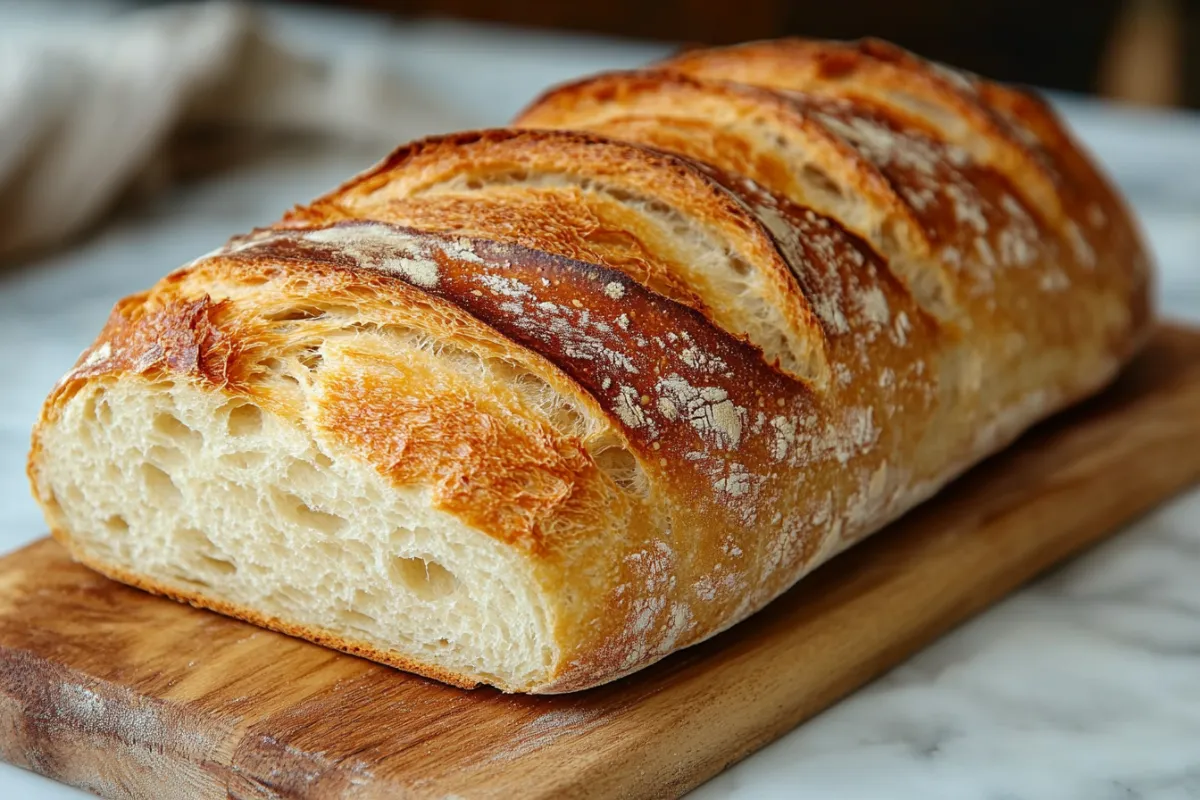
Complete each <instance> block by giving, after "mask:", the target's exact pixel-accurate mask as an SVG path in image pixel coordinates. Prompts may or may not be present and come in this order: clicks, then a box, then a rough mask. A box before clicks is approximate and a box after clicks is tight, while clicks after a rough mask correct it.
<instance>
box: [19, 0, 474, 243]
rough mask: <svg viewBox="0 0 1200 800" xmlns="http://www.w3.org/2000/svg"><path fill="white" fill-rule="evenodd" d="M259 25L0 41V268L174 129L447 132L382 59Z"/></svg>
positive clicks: (85, 216)
mask: <svg viewBox="0 0 1200 800" xmlns="http://www.w3.org/2000/svg"><path fill="white" fill-rule="evenodd" d="M264 27H265V25H264V23H263V22H262V20H261V18H260V17H259V16H258V15H256V14H255V13H253V12H252V10H251V9H249V8H247V7H244V6H241V5H237V4H233V3H228V2H211V3H204V4H199V5H180V6H166V7H158V8H151V9H146V10H141V11H137V12H134V13H128V14H124V15H119V16H116V17H112V18H109V19H107V20H105V21H103V22H100V23H99V24H97V25H94V26H91V27H90V28H88V29H86V30H84V31H81V30H66V31H63V32H62V33H61V34H59V33H58V32H56V31H55V30H54V29H53V27H51V28H50V29H48V30H45V31H43V33H46V34H48V35H46V36H42V37H24V38H22V39H21V40H19V41H16V42H12V41H9V42H5V43H4V45H3V47H0V260H9V259H11V258H12V257H13V255H14V254H17V253H25V252H28V251H30V250H33V249H40V248H46V247H49V246H52V245H54V244H57V243H60V242H62V241H64V240H66V239H67V238H69V237H70V236H72V235H73V234H76V233H78V232H79V231H80V230H81V229H83V228H84V227H85V226H87V225H89V224H91V223H92V222H94V221H95V220H96V219H97V218H98V217H99V216H100V215H101V214H103V213H104V212H105V211H107V210H108V209H109V208H111V207H112V205H113V202H114V201H115V199H116V198H117V197H119V196H120V195H121V193H122V192H123V191H124V190H126V189H127V188H128V187H129V186H130V185H131V184H132V183H134V182H135V181H137V180H138V179H139V178H140V177H141V176H144V175H145V174H146V173H147V172H148V171H153V170H154V168H155V165H156V162H159V161H161V160H162V159H163V158H164V157H165V150H166V146H167V143H168V142H169V141H173V140H177V139H178V138H180V137H179V134H180V133H185V134H186V133H188V132H189V131H190V132H192V133H193V134H197V135H199V136H200V137H201V138H202V137H203V136H204V135H207V133H208V132H212V131H215V130H221V131H223V132H224V133H225V135H233V136H235V137H236V136H241V135H245V136H247V137H249V136H254V137H258V138H261V137H262V136H268V137H274V136H295V135H298V134H299V135H309V136H312V135H315V136H318V137H323V138H329V139H332V140H335V141H343V142H344V141H345V140H356V141H358V142H365V143H372V142H374V143H379V144H380V145H381V146H390V145H392V144H395V143H398V142H400V141H403V140H405V139H408V138H411V137H413V136H416V135H420V134H422V133H429V132H433V131H435V130H447V129H450V128H453V127H455V126H454V123H453V119H452V118H451V116H450V115H449V113H448V112H446V111H445V110H444V109H443V108H442V107H441V106H440V105H439V104H438V103H436V102H434V101H433V100H432V99H431V98H429V97H426V96H423V95H422V94H421V93H420V92H419V91H417V90H416V89H415V88H414V87H412V86H408V85H405V84H404V82H403V81H401V80H399V79H397V78H396V77H395V76H394V75H391V74H389V71H388V70H387V69H385V68H384V67H383V66H381V64H380V63H378V62H374V63H373V62H372V61H371V60H370V59H369V58H368V59H367V60H362V59H361V57H360V58H359V59H358V60H355V58H354V57H351V56H345V57H342V56H339V57H338V58H336V59H333V60H322V59H318V58H313V57H310V56H306V55H300V54H298V53H295V52H292V51H290V50H289V49H288V48H286V47H284V46H283V45H281V44H279V43H277V42H273V41H272V40H271V39H270V38H269V36H268V32H267V31H265V30H264ZM184 138H186V137H184ZM193 138H195V136H193Z"/></svg>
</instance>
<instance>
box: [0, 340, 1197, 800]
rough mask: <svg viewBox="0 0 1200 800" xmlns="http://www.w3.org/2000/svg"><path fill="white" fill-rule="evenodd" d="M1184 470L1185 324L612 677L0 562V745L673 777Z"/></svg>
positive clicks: (756, 735)
mask: <svg viewBox="0 0 1200 800" xmlns="http://www.w3.org/2000/svg"><path fill="white" fill-rule="evenodd" d="M1198 479H1200V332H1189V331H1184V330H1181V329H1170V328H1168V329H1163V330H1162V331H1160V332H1159V334H1158V335H1157V337H1156V338H1155V339H1154V341H1153V342H1152V344H1151V345H1150V347H1149V348H1148V349H1147V351H1146V352H1145V353H1144V354H1143V355H1142V356H1141V357H1140V358H1139V360H1138V361H1137V362H1136V363H1135V364H1134V365H1133V367H1132V368H1131V369H1130V370H1129V372H1128V373H1127V374H1126V375H1125V376H1124V377H1123V378H1122V379H1121V380H1120V381H1119V382H1118V384H1117V385H1116V386H1114V387H1113V388H1112V389H1110V390H1109V391H1107V392H1106V393H1105V394H1104V395H1103V396H1101V397H1099V398H1097V399H1095V400H1092V401H1090V402H1089V403H1087V404H1085V405H1083V406H1081V407H1079V408H1077V409H1074V410H1072V411H1070V412H1068V413H1067V414H1064V415H1062V416H1060V417H1059V418H1057V419H1055V420H1052V421H1051V422H1049V423H1047V424H1045V425H1043V426H1041V427H1039V428H1037V429H1036V430H1034V431H1032V432H1031V433H1030V434H1029V435H1027V436H1026V437H1025V438H1024V439H1022V440H1021V441H1020V442H1019V443H1018V444H1017V445H1016V446H1014V447H1013V448H1011V449H1010V450H1009V451H1007V452H1005V453H1003V454H1002V455H1000V456H998V457H996V458H993V459H992V460H990V461H988V462H987V463H985V464H983V465H982V466H980V467H978V468H976V469H975V470H973V471H972V472H971V473H969V474H968V475H967V476H965V477H964V478H963V479H961V480H959V481H958V482H957V483H955V484H954V485H952V486H951V487H949V488H948V489H947V490H946V491H945V492H943V493H942V494H940V495H939V496H938V497H937V498H935V499H934V500H932V501H931V502H929V503H928V504H926V505H925V506H923V507H921V508H919V509H918V510H916V511H914V512H913V513H911V514H909V515H908V516H907V517H905V518H904V519H903V520H901V521H900V522H899V523H897V524H895V525H893V526H891V527H890V528H889V529H888V530H886V531H884V532H882V533H880V534H877V535H876V537H875V538H873V539H871V540H869V541H868V542H867V543H865V544H863V545H860V546H859V547H858V548H856V549H854V550H852V551H850V552H849V553H847V554H845V555H843V556H841V557H839V558H838V559H836V560H835V561H834V562H833V563H832V564H830V565H828V566H826V567H823V568H822V569H820V570H818V571H817V572H816V573H814V574H813V575H812V576H810V577H808V578H806V579H805V580H803V581H802V582H801V583H800V584H799V585H798V586H797V587H796V588H795V589H793V590H792V591H791V592H789V593H788V594H787V595H785V596H784V597H783V598H781V599H780V600H777V601H776V602H775V603H773V604H772V605H771V606H770V607H769V608H767V609H766V610H765V611H763V612H762V613H760V614H758V615H757V616H755V617H753V618H751V619H750V620H748V621H747V622H744V623H742V624H740V625H738V626H736V627H735V628H734V629H733V630H731V631H729V632H727V633H725V634H723V635H721V636H719V637H717V638H716V639H714V640H712V641H710V642H707V643H705V644H703V645H700V646H698V647H694V648H691V649H690V650H687V651H684V652H682V653H678V654H676V655H675V656H674V657H672V658H669V659H667V660H666V661H664V662H662V663H660V664H659V665H657V666H655V667H653V668H651V669H648V670H646V671H644V672H641V673H639V674H637V675H635V676H632V677H630V678H627V679H625V680H622V681H619V682H617V683H615V684H612V685H610V686H607V687H602V688H600V689H596V690H592V691H588V692H583V693H580V694H576V695H569V696H559V697H520V696H506V695H502V694H500V693H498V692H495V691H492V690H486V689H480V690H476V691H462V690H459V689H453V688H450V687H447V686H442V685H440V684H437V683H433V682H431V681H427V680H423V679H421V678H416V677H412V676H410V675H406V674H404V673H401V672H397V671H395V670H392V669H389V668H387V667H382V666H379V665H376V664H373V663H370V662H368V661H364V660H361V659H358V658H354V657H352V656H347V655H342V654H340V653H335V652H333V651H330V650H326V649H323V648H321V647H317V646H315V645H312V644H308V643H305V642H301V641H298V640H295V639H291V638H288V637H286V636H282V635H280V634H275V633H270V632H267V631H263V630H259V629H257V628H254V627H253V626H250V625H247V624H245V623H242V622H236V621H234V620H230V619H225V618H223V617H220V616H218V615H216V614H212V613H209V612H207V611H199V610H196V609H193V608H189V607H187V606H182V605H178V604H176V603H173V602H171V601H169V600H163V599H160V598H157V597H152V596H150V595H148V594H143V593H142V592H139V591H135V590H133V589H128V588H126V587H124V586H121V585H120V584H117V583H113V582H111V581H109V580H106V579H105V578H102V577H100V576H99V575H95V574H93V573H91V572H90V571H88V570H87V569H84V568H83V567H80V566H77V565H75V564H73V563H71V561H70V560H69V559H68V558H67V556H66V555H65V553H64V551H63V550H62V549H61V548H60V547H59V546H58V545H57V544H54V543H52V542H50V541H41V542H38V543H36V544H33V545H31V546H29V547H27V548H25V549H24V550H21V551H19V552H16V553H14V554H12V555H10V556H7V557H6V558H4V559H2V560H0V757H3V758H4V759H5V760H7V761H10V762H12V763H14V764H18V765H20V766H23V767H27V768H29V769H32V770H36V771H38V772H41V773H43V774H45V775H49V776H51V777H53V778H56V779H58V780H61V781H65V782H67V783H71V784H75V785H76V786H81V787H84V788H86V789H90V790H91V791H94V792H97V793H99V794H102V795H105V796H107V797H139V798H183V797H220V798H224V797H227V796H229V797H233V798H256V799H265V798H279V797H305V798H317V797H320V798H329V797H370V798H397V797H438V798H447V797H462V798H475V797H502V798H514V797H521V798H525V797H544V798H551V797H581V796H588V797H616V796H625V797H628V796H661V795H675V794H680V793H682V792H684V791H685V790H687V789H688V788H690V787H692V786H695V785H696V784H698V783H700V782H702V781H704V780H705V779H706V778H708V777H710V776H712V775H714V774H716V773H717V772H719V771H720V770H721V769H723V768H724V767H726V766H727V765H729V764H730V763H732V762H734V761H736V760H738V759H740V758H742V757H743V756H745V755H746V754H748V753H750V752H752V751H754V750H756V749H757V748H759V747H761V746H763V745H764V744H766V743H767V742H770V741H771V740H772V739H775V738H776V737H778V736H780V735H781V734H783V733H784V732H786V731H787V730H788V729H790V728H792V727H793V726H795V725H796V724H797V723H799V722H801V721H802V720H804V719H805V718H807V717H809V716H811V715H813V714H815V713H816V712H818V711H820V710H821V709H823V708H825V707H826V706H828V705H830V704H831V703H833V702H835V701H836V700H838V698H840V697H842V696H844V695H845V694H847V693H848V692H850V691H852V690H854V689H855V688H857V687H859V686H861V685H862V684H863V683H865V682H866V681H868V680H870V679H871V678H873V677H875V676H877V675H879V674H880V673H881V672H883V671H884V670H886V669H888V668H889V667H891V666H893V665H894V664H896V663H897V662H899V661H900V660H902V659H903V658H905V657H906V656H907V655H909V654H910V653H912V652H913V651H915V650H917V649H918V648H920V647H921V646H922V645H924V644H926V643H928V642H929V641H931V640H932V639H933V638H935V637H936V636H938V635H939V634H941V633H943V632H944V631H946V630H947V629H948V628H950V627H951V626H953V625H954V624H956V623H957V622H960V621H961V620H964V619H966V618H967V617H969V616H971V615H972V614H974V613H976V612H978V611H979V610H981V609H983V608H984V607H986V606H987V605H988V604H990V603H992V602H994V601H995V600H997V599H998V598H1000V597H1002V596H1003V595H1004V594H1006V593H1007V592H1010V591H1012V590H1013V589H1014V588H1016V587H1017V586H1019V585H1020V584H1022V583H1023V582H1025V581H1027V580H1028V579H1029V578H1031V577H1032V576H1034V575H1036V574H1037V573H1039V572H1041V571H1042V570H1044V569H1045V568H1046V567H1048V566H1050V565H1051V564H1054V563H1055V562H1057V561H1059V560H1061V559H1062V558H1064V557H1066V556H1068V555H1070V554H1071V553H1074V552H1076V551H1078V550H1080V549H1081V548H1084V547H1086V546H1087V545H1088V544H1090V543H1092V542H1095V541H1096V540H1098V539H1100V538H1101V537H1103V536H1104V535H1106V534H1108V533H1111V532H1113V531H1114V530H1115V529H1117V528H1118V527H1119V526H1120V525H1122V524H1124V523H1126V522H1128V521H1129V520H1131V519H1132V518H1134V517H1135V516H1137V515H1138V514H1139V513H1141V512H1143V511H1145V510H1146V509H1148V508H1150V507H1151V506H1153V505H1154V504H1155V503H1158V502H1159V501H1161V500H1162V499H1164V498H1165V497H1167V496H1168V495H1170V494H1172V493H1174V492H1177V491H1179V490H1180V489H1182V488H1184V487H1186V486H1188V485H1190V484H1192V483H1194V482H1195V481H1197V480H1198Z"/></svg>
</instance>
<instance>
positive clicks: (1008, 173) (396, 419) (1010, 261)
mask: <svg viewBox="0 0 1200 800" xmlns="http://www.w3.org/2000/svg"><path fill="white" fill-rule="evenodd" d="M1150 277H1151V272H1150V267H1149V264H1148V261H1147V258H1146V252H1145V249H1144V247H1143V246H1142V244H1141V243H1140V241H1139V237H1138V234H1137V231H1136V229H1135V226H1134V224H1133V222H1132V220H1131V217H1130V215H1129V213H1128V212H1127V210H1126V209H1125V208H1124V207H1123V205H1122V203H1121V201H1120V199H1119V198H1118V197H1117V196H1116V195H1115V193H1114V192H1113V190H1112V188H1111V187H1110V186H1109V184H1108V183H1107V181H1106V180H1105V179H1104V178H1103V177H1102V176H1101V174H1100V173H1099V171H1098V170H1097V168H1096V167H1095V166H1094V165H1093V163H1092V162H1091V161H1090V160H1089V159H1088V158H1087V157H1086V156H1085V155H1084V154H1083V153H1082V151H1081V150H1080V148H1079V147H1078V145H1076V144H1075V143H1074V141H1073V140H1072V139H1071V137H1070V135H1069V134H1068V133H1067V131H1066V130H1065V129H1064V128H1063V126H1062V124H1061V123H1060V122H1059V121H1058V119H1057V118H1056V117H1055V115H1054V114H1053V113H1052V112H1051V111H1050V109H1048V108H1047V107H1046V106H1045V105H1044V104H1043V103H1042V102H1041V101H1039V100H1037V99H1036V98H1034V97H1033V96H1031V95H1029V94H1026V93H1024V92H1020V91H1016V90H1014V89H1010V88H1007V87H1003V86H1000V85H997V84H994V83H990V82H987V81H985V80H982V79H980V78H978V77H976V76H973V75H968V74H964V73H961V72H958V71H954V70H951V69H949V68H946V67H942V66H938V65H935V64H931V63H929V62H927V61H923V60H921V59H919V58H917V57H915V56H913V55H911V54H909V53H907V52H905V51H902V50H899V49H897V48H894V47H892V46H889V45H886V44H883V43H879V42H874V41H868V42H862V43H854V44H831V43H823V42H808V41H797V40H788V41H776V42H765V43H756V44H750V45H745V46H740V47H733V48H728V49H722V50H703V51H696V52H690V53H685V54H683V55H680V56H678V57H676V58H673V59H670V60H668V61H666V62H664V63H661V64H658V65H655V66H653V67H652V68H650V69H647V70H643V71H637V72H628V73H614V74H606V75H600V76H597V77H594V78H589V79H587V80H583V81H580V82H578V83H574V84H571V85H567V86H562V87H559V88H556V89H554V90H552V91H550V92H549V93H547V94H546V95H544V96H543V97H542V98H540V99H539V100H537V101H536V102H535V103H533V104H532V105H531V106H530V107H529V108H527V109H526V110H525V111H524V112H523V113H522V114H521V115H520V116H519V118H518V119H517V120H516V121H515V124H514V126H513V127H510V128H506V129H500V130H488V131H475V132H469V133H461V134H455V135H450V136H442V137H436V138H431V139H426V140H423V141H419V142H416V143H413V144H409V145H406V146H403V147H401V148H400V149H398V150H397V151H395V152H394V153H392V154H391V155H390V156H389V157H387V158H386V159H385V160H384V161H383V162H381V163H380V164H378V165H377V166H375V167H374V168H372V169H370V170H368V171H367V172H365V173H363V174H361V175H359V176H357V177H355V178H353V179H352V180H351V181H350V182H348V183H346V184H345V185H343V186H342V187H340V188H339V189H337V190H335V191H333V192H331V193H330V194H328V195H326V196H324V197H322V198H320V199H318V200H316V201H315V202H313V203H311V204H309V205H306V206H302V207H298V208H296V209H294V210H292V211H291V212H290V213H288V214H287V215H286V216H285V217H284V218H283V219H282V220H281V221H280V222H279V223H278V224H276V225H274V226H271V227H270V228H267V229H264V230H258V231H255V232H253V233H251V234H249V235H245V236H241V237H237V238H235V239H233V240H232V241H231V242H230V243H229V245H228V246H226V247H225V248H223V249H222V250H220V251H218V252H216V253H214V254H211V255H208V256H205V257H203V258H201V259H199V260H197V261H195V262H193V263H191V264H189V265H187V266H185V267H183V268H181V269H179V270H177V271H175V272H174V273H172V274H170V275H169V276H167V277H166V278H164V279H163V280H162V281H160V282H159V283H158V284H157V285H156V286H155V287H153V288H152V289H150V290H149V291H148V292H145V293H143V294H139V295H135V296H133V297H129V298H126V299H125V300H122V301H121V302H120V303H118V304H117V306H116V308H115V309H114V311H113V313H112V316H111V318H110V319H109V321H108V324H107V325H106V327H105V328H104V330H103V331H102V332H101V334H100V336H99V338H97V340H96V342H95V344H94V345H93V346H92V347H90V348H89V349H88V350H87V351H86V352H85V353H84V354H83V355H82V356H81V358H80V360H79V362H78V364H77V365H76V366H75V368H74V369H73V370H72V371H71V372H69V373H68V374H67V375H66V376H65V377H64V378H63V379H62V380H61V381H60V382H59V384H58V385H57V386H56V387H55V389H54V390H53V392H52V393H51V395H50V397H49V399H48V400H47V402H46V404H45V407H44V409H43V412H42V416H41V419H40V420H39V421H38V424H37V427H36V429H35V431H34V438H33V449H32V453H31V455H30V461H29V474H30V478H31V481H32V483H33V487H34V491H35V494H36V496H37V498H38V500H39V501H40V502H41V504H42V506H43V508H44V509H45V513H46V518H47V520H48V522H49V525H50V527H51V529H52V531H53V533H54V535H55V536H56V537H57V538H58V539H59V540H60V541H61V542H63V543H64V544H65V545H66V546H67V547H68V548H69V549H70V551H71V553H72V554H73V555H74V556H75V557H76V558H77V559H79V560H80V561H82V562H83V563H85V564H88V565H90V566H92V567H94V568H96V569H98V570H100V571H101V572H103V573H105V574H107V575H109V576H111V577H113V578H116V579H118V580H121V581H124V582H126V583H129V584H131V585H134V586H139V587H142V588H144V589H148V590H150V591H154V592H158V593H161V594H165V595H168V596H170V597H174V598H176V599H179V600H183V601H187V602H190V603H192V604H195V605H199V606H204V607H207V608H211V609H214V610H216V611H220V612H222V613H226V614H231V615H234V616H238V617H241V618H243V619H247V620H250V621H252V622H255V623H258V624H260V625H264V626H267V627H271V628H274V629H277V630H280V631H284V632H287V633H290V634H294V635H297V636H302V637H305V638H308V639H311V640H313V641H317V642H321V643H324V644H327V645H330V646H333V647H337V648H340V649H343V650H346V651H349V652H353V653H358V654H361V655H365V656H367V657H369V658H373V659H376V660H378V661H382V662H385V663H388V664H393V665H395V666H398V667H401V668H403V669H407V670H412V671H414V672H418V673H421V674H423V675H427V676H431V677H434V678H438V679H440V680H443V681H447V682H450V683H454V684H458V685H461V686H473V685H476V684H478V683H487V684H491V685H494V686H497V687H500V688H502V689H504V690H506V691H521V692H563V691H571V690H576V689H583V688H586V687H589V686H594V685H597V684H600V683H604V682H606V681H610V680H613V679H614V678H617V677H619V676H621V675H625V674H628V673H630V672H632V671H634V670H637V669H639V668H641V667H644V666H646V665H648V664H650V663H653V662H654V661H656V660H658V659H660V658H662V657H663V656H665V655H667V654H668V653H671V652H672V651H675V650H678V649H680V648H682V647H686V646H688V645H690V644H693V643H695V642H698V641H700V640H703V639H705V638H707V637H710V636H712V635H713V634H715V633H717V632H719V631H721V630H723V629H724V628H727V627H728V626H730V625H732V624H734V623H735V622H737V621H738V620H740V619H743V618H744V617H746V616H747V615H749V614H751V613H753V612H754V611H755V610H757V609H759V608H761V607H762V606H763V605H764V604H766V603H768V602H769V601H770V600H771V599H772V598H774V597H776V596H778V595H779V594H780V593H781V592H783V591H784V590H786V589H787V588H788V587H789V586H791V585H792V584H793V583H794V582H795V581H796V580H798V579H799V578H800V577H802V576H803V575H804V574H805V573H806V572H808V571H810V570H811V569H813V568H814V567H816V566H817V565H819V564H821V563H822V562H824V561H826V560H828V559H829V558H831V557H832V556H833V555H835V554H836V553H838V552H839V551H841V550H843V549H844V548H846V547H849V546H850V545H852V544H854V543H855V542H857V541H859V540H860V539H862V538H863V537H864V536H866V535H868V534H870V533H871V532H873V531H875V530H877V529H878V528H879V527H881V526H882V525H884V524H885V523H887V522H888V521H889V520H891V519H894V518H895V517H896V516H898V515H899V514H901V513H903V512H904V511H905V510H907V509H909V508H911V507H912V506H913V505H914V504H915V503H918V502H920V501H921V500H923V499H924V498H926V497H928V496H929V495H931V494H932V493H933V492H935V491H936V490H937V489H938V488H939V487H940V486H942V485H943V484H944V483H945V482H946V481H948V480H949V479H951V478H953V477H954V476H955V475H957V474H959V473H960V472H962V471H963V470H964V469H965V468H966V467H968V466H969V465H970V464H972V463H974V462H976V461H978V460H979V459H980V458H982V457H984V456H986V455H987V454H989V453H991V452H994V451H995V450H996V449H998V448H1000V447H1002V446H1004V445H1005V444H1006V443H1007V442H1009V441H1010V440H1011V439H1012V438H1013V437H1015V436H1016V435H1017V434H1019V433H1020V432H1021V431H1022V430H1023V429H1024V428H1026V427H1027V426H1029V425H1030V424H1031V423H1033V422H1034V421H1036V420H1038V419H1041V418H1042V417H1045V416H1046V415H1048V414H1050V413H1052V412H1054V411H1055V410H1057V409H1060V408H1062V407H1064V406H1065V405H1067V404H1069V403H1071V402H1073V401H1075V400H1077V399H1079V398H1081V397H1083V396H1085V395H1087V394H1089V393H1091V392H1094V391H1096V390H1097V389H1098V388H1099V387H1101V386H1102V385H1104V384H1105V383H1106V382H1107V381H1109V380H1110V379H1111V378H1112V377H1113V375H1114V374H1115V373H1116V372H1117V370H1118V369H1119V368H1120V366H1121V365H1122V363H1123V362H1125V361H1126V360H1127V359H1128V358H1129V357H1130V356H1131V354H1132V353H1133V352H1134V351H1135V349H1136V348H1137V346H1138V344H1139V343H1140V341H1142V339H1143V338H1144V336H1145V334H1146V332H1147V329H1148V326H1149V324H1150V313H1149V308H1148V300H1147V298H1148V282H1149V280H1150Z"/></svg>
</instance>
